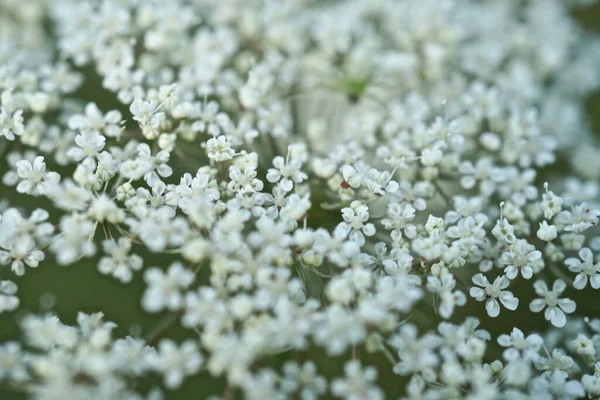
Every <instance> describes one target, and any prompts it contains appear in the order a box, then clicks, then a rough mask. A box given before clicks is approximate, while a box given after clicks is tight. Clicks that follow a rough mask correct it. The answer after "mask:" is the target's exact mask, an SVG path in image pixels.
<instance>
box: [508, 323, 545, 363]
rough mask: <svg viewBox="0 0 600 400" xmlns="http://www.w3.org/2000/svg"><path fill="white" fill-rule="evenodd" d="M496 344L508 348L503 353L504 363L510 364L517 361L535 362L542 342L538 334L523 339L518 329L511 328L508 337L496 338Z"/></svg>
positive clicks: (523, 336)
mask: <svg viewBox="0 0 600 400" xmlns="http://www.w3.org/2000/svg"><path fill="white" fill-rule="evenodd" d="M498 344H499V345H500V346H502V347H508V348H507V349H506V350H504V352H503V356H504V359H505V360H506V361H509V362H511V361H515V360H518V359H523V360H525V361H537V359H538V358H539V351H540V349H541V348H542V345H543V344H544V341H543V339H542V337H541V336H540V335H538V334H535V333H533V334H531V335H529V336H527V337H525V335H524V334H523V332H522V331H521V330H520V329H518V328H513V330H512V332H511V333H510V336H509V335H506V334H503V335H500V336H498Z"/></svg>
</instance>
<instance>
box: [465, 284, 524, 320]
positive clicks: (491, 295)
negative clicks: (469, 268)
mask: <svg viewBox="0 0 600 400" xmlns="http://www.w3.org/2000/svg"><path fill="white" fill-rule="evenodd" d="M472 280H473V283H474V284H476V285H477V286H479V287H472V288H471V291H470V292H469V293H470V295H471V297H474V298H475V299H476V300H477V301H484V300H485V309H486V311H487V313H488V315H489V316H490V317H492V318H495V317H497V316H498V315H500V305H499V304H498V300H499V301H500V303H502V305H503V306H504V307H506V308H507V309H509V310H512V311H514V310H516V309H517V306H518V305H519V299H517V298H516V297H514V295H513V294H512V292H509V291H507V290H503V289H506V288H507V287H508V286H509V285H510V281H509V280H508V279H507V278H506V276H504V275H503V276H499V277H497V278H496V279H495V280H494V283H493V284H490V283H489V282H488V280H487V278H486V277H485V276H483V274H476V275H475V276H473V278H472Z"/></svg>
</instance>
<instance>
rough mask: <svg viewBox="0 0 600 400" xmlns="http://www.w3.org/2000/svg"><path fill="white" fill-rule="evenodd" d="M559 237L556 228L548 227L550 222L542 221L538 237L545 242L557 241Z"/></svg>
mask: <svg viewBox="0 0 600 400" xmlns="http://www.w3.org/2000/svg"><path fill="white" fill-rule="evenodd" d="M556 236H558V234H557V232H556V226H554V225H548V222H546V221H542V222H540V229H538V231H537V237H538V238H540V239H541V240H543V241H545V242H550V241H552V240H554V239H556Z"/></svg>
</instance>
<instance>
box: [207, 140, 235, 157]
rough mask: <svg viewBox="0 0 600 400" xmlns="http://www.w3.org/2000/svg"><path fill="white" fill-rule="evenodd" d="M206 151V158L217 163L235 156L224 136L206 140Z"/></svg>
mask: <svg viewBox="0 0 600 400" xmlns="http://www.w3.org/2000/svg"><path fill="white" fill-rule="evenodd" d="M206 151H207V153H208V158H210V159H211V160H215V161H217V162H222V161H227V160H231V159H232V158H233V156H234V154H235V151H234V150H233V149H232V148H231V144H230V143H229V140H228V138H227V136H224V135H221V136H218V137H216V138H214V137H213V138H210V139H208V141H207V142H206Z"/></svg>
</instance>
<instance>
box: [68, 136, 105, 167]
mask: <svg viewBox="0 0 600 400" xmlns="http://www.w3.org/2000/svg"><path fill="white" fill-rule="evenodd" d="M105 143H106V138H105V137H104V136H102V134H100V132H98V131H91V130H90V131H88V130H85V131H82V132H81V133H79V134H78V135H77V136H75V144H76V145H77V147H71V148H70V149H69V150H68V151H67V156H68V157H69V158H71V159H72V160H74V161H81V160H83V159H84V158H85V157H97V156H98V155H99V154H100V152H101V151H102V149H104V145H105Z"/></svg>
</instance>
